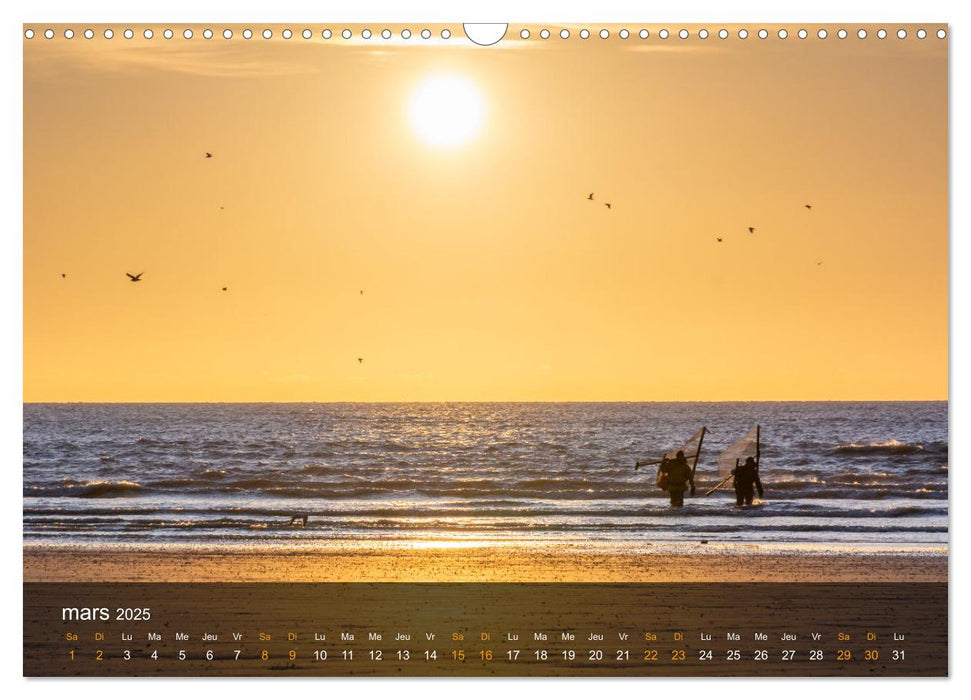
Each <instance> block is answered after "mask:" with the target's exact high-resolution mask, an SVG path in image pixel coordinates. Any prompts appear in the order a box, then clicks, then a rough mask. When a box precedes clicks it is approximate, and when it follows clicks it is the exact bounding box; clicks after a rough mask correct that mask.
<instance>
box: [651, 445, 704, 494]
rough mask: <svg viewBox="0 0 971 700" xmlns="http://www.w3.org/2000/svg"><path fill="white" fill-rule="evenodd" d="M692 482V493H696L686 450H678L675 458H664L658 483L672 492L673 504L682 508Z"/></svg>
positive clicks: (659, 471) (659, 470)
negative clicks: (685, 493)
mask: <svg viewBox="0 0 971 700" xmlns="http://www.w3.org/2000/svg"><path fill="white" fill-rule="evenodd" d="M688 484H691V495H692V496H694V495H695V480H694V477H693V476H692V474H691V467H690V466H688V460H687V458H686V457H685V456H684V451H682V450H678V454H676V455H675V456H674V459H665V460H662V462H661V466H660V467H658V475H657V485H658V486H660V487H661V488H662V489H665V490H667V492H668V493H669V494H671V505H672V506H673V507H675V508H680V507H681V506H683V505H684V492H685V491H686V490H687V489H688Z"/></svg>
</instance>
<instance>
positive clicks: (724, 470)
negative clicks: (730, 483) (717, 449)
mask: <svg viewBox="0 0 971 700" xmlns="http://www.w3.org/2000/svg"><path fill="white" fill-rule="evenodd" d="M758 444H759V428H758V426H756V427H754V428H752V429H751V430H750V431H748V432H747V433H746V434H745V437H743V438H742V439H741V440H739V441H738V442H736V443H734V444H732V445H729V446H728V447H726V448H725V451H724V452H722V453H721V454H720V455H719V456H718V473H719V474H721V476H722V477H726V476H728V475H729V474H731V473H732V469H734V468H735V465H736V463H737V464H744V463H745V460H746V459H748V458H749V457H752V458H755V457H756V453H757V452H758Z"/></svg>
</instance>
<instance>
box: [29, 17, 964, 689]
mask: <svg viewBox="0 0 971 700" xmlns="http://www.w3.org/2000/svg"><path fill="white" fill-rule="evenodd" d="M947 95H948V27H947V26H946V25H941V24H892V23H885V24H879V23H874V24H865V25H861V24H785V25H779V24H760V23H748V24H651V23H641V22H631V23H628V24H623V23H617V24H582V23H581V24H575V25H573V24H571V25H563V24H525V25H524V24H508V25H462V24H433V23H425V24H408V25H403V24H377V23H375V24H367V25H365V24H328V23H314V24H300V23H292V24H235V23H231V24H152V25H145V24H126V23H124V22H121V23H111V24H56V23H52V24H43V23H33V24H30V23H28V24H26V25H24V26H23V178H24V180H23V183H24V186H23V212H24V217H23V293H24V296H23V330H24V355H23V358H24V359H23V372H24V382H23V400H24V407H23V426H24V427H23V673H24V675H26V676H153V677H157V676H205V677H212V676H264V677H278V678H289V677H298V676H392V677H399V676H865V677H875V676H946V675H947V674H948V590H947V586H948V528H949V521H948V469H949V460H948V439H949V436H948V283H949V275H948V197H947V193H948V156H947V144H948V103H947Z"/></svg>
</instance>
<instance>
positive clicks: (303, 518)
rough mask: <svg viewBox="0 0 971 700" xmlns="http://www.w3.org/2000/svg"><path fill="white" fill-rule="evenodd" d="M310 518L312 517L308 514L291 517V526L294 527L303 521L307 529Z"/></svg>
mask: <svg viewBox="0 0 971 700" xmlns="http://www.w3.org/2000/svg"><path fill="white" fill-rule="evenodd" d="M309 517H310V516H309V515H307V514H306V513H303V514H301V515H291V516H290V524H291V525H294V524H295V523H296V522H297V521H298V520H302V521H303V526H304V527H307V518H309Z"/></svg>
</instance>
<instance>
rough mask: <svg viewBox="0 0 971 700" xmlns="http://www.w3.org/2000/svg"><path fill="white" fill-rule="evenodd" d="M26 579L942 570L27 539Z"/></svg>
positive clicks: (923, 574) (729, 558)
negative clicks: (74, 544)
mask: <svg viewBox="0 0 971 700" xmlns="http://www.w3.org/2000/svg"><path fill="white" fill-rule="evenodd" d="M23 580H24V581H25V582H64V581H77V582H81V581H84V582H141V583H146V582H173V583H174V582H199V583H203V582H212V583H215V582H239V583H241V582H294V583H297V582H302V583H303V582H344V583H346V582H370V583H377V582H402V583H403V582H551V583H552V582H564V583H565V582H571V583H578V582H588V583H661V582H699V583H700V582H713V583H714V582H723V583H731V582H776V583H787V582H792V583H796V582H804V583H814V582H815V583H822V582H834V583H835V582H857V583H859V582H902V583H903V582H912V583H936V582H946V581H947V580H948V554H947V553H946V551H945V552H940V553H936V552H927V551H918V552H896V551H895V552H885V551H871V552H866V551H845V550H844V551H841V550H838V549H836V550H834V551H829V552H820V551H818V550H816V551H805V552H797V551H789V552H784V551H771V550H770V551H760V550H759V548H758V547H751V548H745V549H742V548H737V547H736V548H734V549H732V550H726V549H719V548H717V547H713V548H707V547H705V546H704V545H698V546H697V548H695V549H693V550H692V551H688V550H682V551H664V550H657V551H645V550H643V549H641V550H638V551H630V550H621V549H618V548H616V547H614V548H610V549H602V548H601V549H597V548H591V547H582V546H580V547H578V546H573V545H567V546H550V545H540V546H526V545H508V544H503V545H500V546H455V545H454V544H453V545H449V544H447V543H440V542H435V543H420V544H418V545H415V546H411V547H402V546H387V545H384V546H380V545H379V546H376V545H370V544H362V543H359V542H355V543H353V544H347V545H344V546H341V547H331V548H324V549H321V548H313V549H311V548H295V547H289V548H273V549H249V550H241V549H213V548H210V549H197V548H187V547H178V546H172V547H169V546H163V547H117V546H116V547H110V546H109V547H98V548H94V547H68V546H61V545H51V546H45V545H40V546H38V545H25V546H24V548H23Z"/></svg>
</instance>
